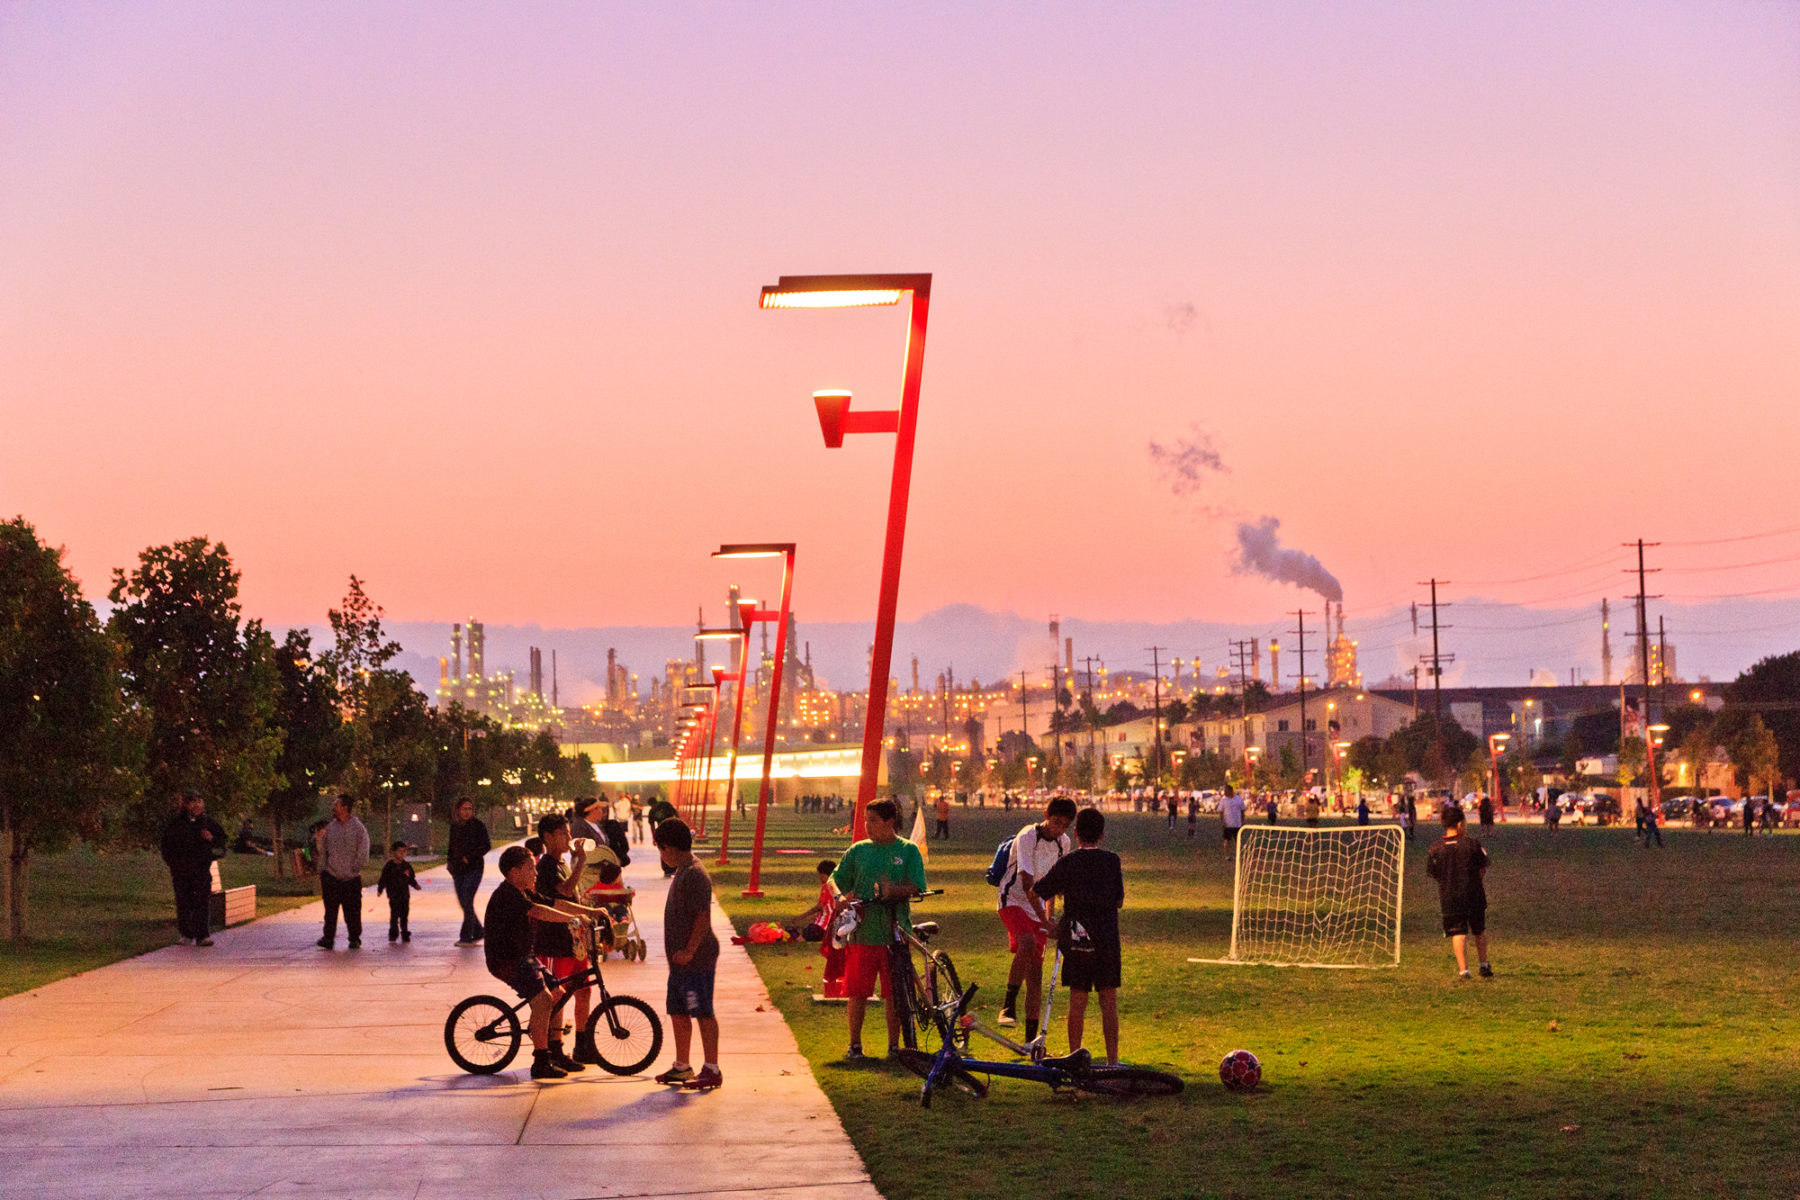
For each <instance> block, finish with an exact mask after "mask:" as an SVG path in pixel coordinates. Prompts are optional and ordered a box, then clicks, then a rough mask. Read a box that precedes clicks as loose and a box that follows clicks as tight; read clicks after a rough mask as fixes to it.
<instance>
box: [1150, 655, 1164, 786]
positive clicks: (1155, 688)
mask: <svg viewBox="0 0 1800 1200" xmlns="http://www.w3.org/2000/svg"><path fill="white" fill-rule="evenodd" d="M1145 649H1147V650H1149V651H1150V680H1151V685H1150V691H1151V696H1152V699H1151V701H1150V705H1151V710H1152V711H1151V717H1150V735H1151V739H1152V740H1151V743H1150V746H1151V749H1150V777H1151V779H1152V780H1160V779H1161V778H1162V662H1161V661H1160V660H1159V659H1158V657H1157V656H1158V655H1159V654H1161V653H1162V652H1163V651H1164V650H1167V649H1168V647H1167V646H1147V647H1145Z"/></svg>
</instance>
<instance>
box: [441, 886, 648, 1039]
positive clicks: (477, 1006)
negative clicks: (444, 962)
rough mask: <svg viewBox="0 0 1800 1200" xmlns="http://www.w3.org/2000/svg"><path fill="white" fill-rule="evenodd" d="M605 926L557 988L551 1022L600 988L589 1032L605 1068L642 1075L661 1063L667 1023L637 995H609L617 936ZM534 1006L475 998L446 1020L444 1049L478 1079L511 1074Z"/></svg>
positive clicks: (593, 930) (590, 937)
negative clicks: (605, 959)
mask: <svg viewBox="0 0 1800 1200" xmlns="http://www.w3.org/2000/svg"><path fill="white" fill-rule="evenodd" d="M599 924H600V923H599V922H595V923H594V924H592V925H589V926H587V927H586V933H587V947H586V949H587V952H588V953H587V966H585V967H583V968H582V969H581V970H579V971H576V972H575V973H574V974H572V975H566V976H564V977H562V978H561V979H557V980H555V981H554V983H553V984H552V986H553V987H557V988H563V989H565V990H564V991H563V996H562V999H560V1000H558V1001H557V1002H556V1007H555V1008H553V1009H551V1010H550V1023H551V1026H552V1027H553V1028H554V1027H555V1026H556V1024H557V1023H558V1022H560V1021H561V1019H562V1008H563V1005H565V1004H567V1003H568V1002H569V997H570V996H572V995H574V994H575V993H576V992H578V991H581V990H582V989H583V988H586V987H592V988H594V989H595V990H596V991H597V992H599V996H598V997H597V999H596V1003H595V1004H594V1007H593V1011H592V1013H591V1014H590V1015H589V1017H588V1024H587V1030H586V1032H587V1033H588V1034H589V1036H591V1037H592V1038H593V1041H594V1048H595V1049H596V1050H597V1051H599V1054H600V1066H601V1067H602V1069H604V1070H607V1071H610V1072H611V1073H612V1074H614V1075H636V1074H638V1073H639V1072H641V1071H642V1070H643V1069H644V1068H645V1067H647V1066H649V1065H650V1064H651V1063H653V1062H655V1061H656V1055H657V1053H658V1052H659V1051H661V1050H662V1040H663V1030H662V1020H661V1019H660V1018H659V1017H658V1016H657V1015H656V1010H655V1009H653V1008H651V1007H650V1006H649V1005H648V1004H646V1003H644V1002H643V1001H642V1000H639V999H638V998H637V997H636V996H626V995H620V994H615V993H613V992H609V991H607V988H606V977H605V976H604V975H603V974H601V971H600V953H601V950H602V949H603V948H605V947H610V946H611V945H612V944H613V932H612V924H611V922H610V921H608V922H607V923H606V924H607V929H606V933H605V935H604V937H602V935H601V933H600V930H599ZM530 1003H531V1002H530V1001H528V1000H520V1001H517V1002H516V1003H508V1002H507V1001H505V1000H501V999H499V998H498V997H495V996H470V997H469V998H468V999H467V1000H464V1001H463V1002H462V1003H461V1004H458V1005H457V1006H456V1007H455V1008H453V1009H451V1010H450V1016H449V1017H448V1018H447V1019H446V1020H445V1021H444V1049H445V1050H448V1051H449V1052H450V1058H451V1061H453V1062H455V1063H456V1065H457V1066H459V1067H461V1068H462V1069H463V1070H465V1071H467V1072H469V1073H470V1074H472V1075H494V1074H497V1073H499V1072H501V1071H504V1070H506V1068H507V1066H508V1065H509V1064H510V1063H511V1062H512V1060H513V1059H514V1058H515V1057H517V1055H518V1053H519V1047H520V1046H521V1045H523V1044H524V1041H525V1024H526V1023H527V1022H529V1021H530V1019H531V1018H530V1014H529V1013H527V1014H526V1016H525V1020H524V1021H521V1020H520V1018H519V1014H520V1013H521V1012H522V1011H523V1010H524V1009H526V1008H527V1007H529V1005H530Z"/></svg>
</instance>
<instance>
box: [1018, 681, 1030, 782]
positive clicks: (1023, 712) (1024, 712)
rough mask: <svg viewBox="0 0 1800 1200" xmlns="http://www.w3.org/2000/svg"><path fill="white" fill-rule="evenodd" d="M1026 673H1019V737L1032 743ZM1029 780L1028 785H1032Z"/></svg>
mask: <svg viewBox="0 0 1800 1200" xmlns="http://www.w3.org/2000/svg"><path fill="white" fill-rule="evenodd" d="M1025 696H1026V691H1025V672H1023V671H1020V672H1019V736H1020V737H1021V738H1023V739H1024V740H1025V741H1026V742H1030V741H1031V714H1030V710H1029V709H1028V708H1027V707H1026V705H1025ZM1030 782H1031V781H1030V780H1029V779H1027V780H1026V783H1028V784H1029V783H1030Z"/></svg>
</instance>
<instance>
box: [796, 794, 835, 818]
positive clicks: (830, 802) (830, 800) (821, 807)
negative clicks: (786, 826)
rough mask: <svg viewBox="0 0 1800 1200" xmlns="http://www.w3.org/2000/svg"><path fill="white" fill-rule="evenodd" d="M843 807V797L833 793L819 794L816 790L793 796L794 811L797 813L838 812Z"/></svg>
mask: <svg viewBox="0 0 1800 1200" xmlns="http://www.w3.org/2000/svg"><path fill="white" fill-rule="evenodd" d="M845 807H846V802H845V800H844V798H843V797H842V796H839V795H837V794H835V793H833V794H832V795H829V796H821V795H819V794H817V793H816V792H808V793H805V794H803V795H798V796H795V797H794V811H795V812H797V813H840V812H843V811H844V808H845Z"/></svg>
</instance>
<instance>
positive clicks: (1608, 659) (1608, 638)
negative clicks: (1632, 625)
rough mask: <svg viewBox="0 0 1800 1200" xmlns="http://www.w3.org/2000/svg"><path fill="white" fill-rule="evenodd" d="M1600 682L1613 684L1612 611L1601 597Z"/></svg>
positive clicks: (1607, 684)
mask: <svg viewBox="0 0 1800 1200" xmlns="http://www.w3.org/2000/svg"><path fill="white" fill-rule="evenodd" d="M1600 682H1601V683H1602V684H1604V685H1605V686H1607V687H1611V686H1612V611H1611V610H1610V609H1609V608H1607V605H1606V597H1605V596H1602V597H1600Z"/></svg>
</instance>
